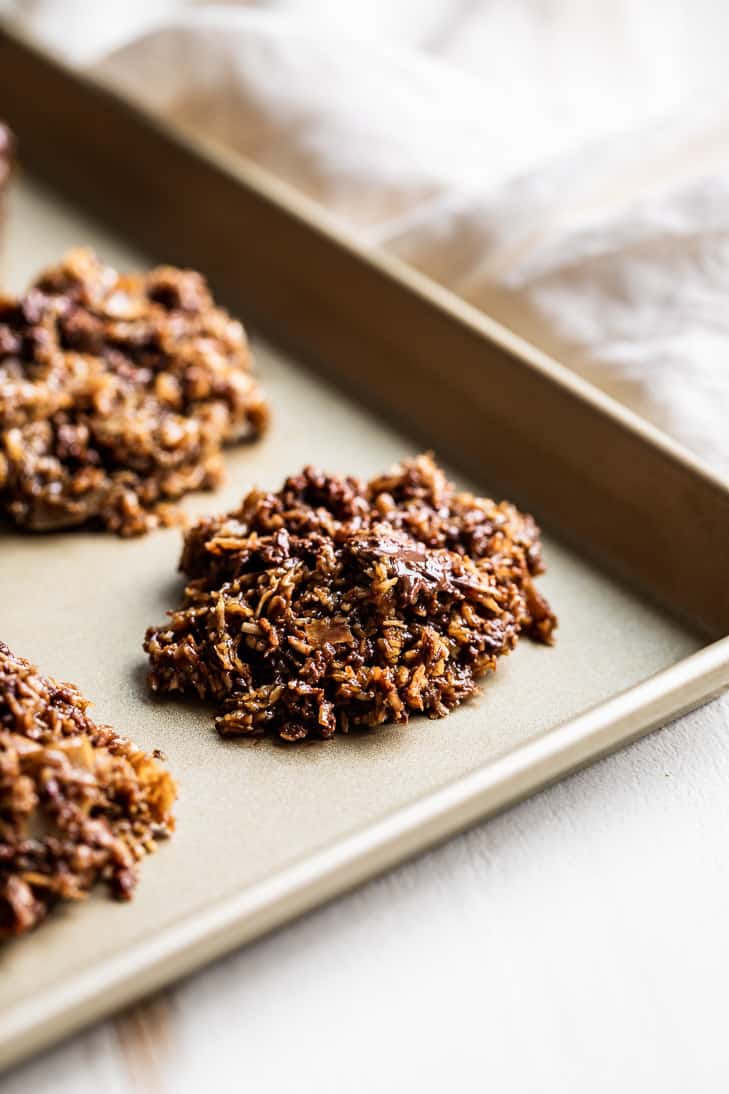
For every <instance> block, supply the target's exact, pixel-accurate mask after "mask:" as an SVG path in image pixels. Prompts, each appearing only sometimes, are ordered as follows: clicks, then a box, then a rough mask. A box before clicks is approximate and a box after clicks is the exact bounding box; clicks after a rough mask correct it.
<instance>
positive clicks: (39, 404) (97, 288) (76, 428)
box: [0, 250, 268, 535]
mask: <svg viewBox="0 0 729 1094" xmlns="http://www.w3.org/2000/svg"><path fill="white" fill-rule="evenodd" d="M267 416H268V411H267V407H266V403H265V401H264V398H263V395H262V393H261V390H260V388H259V387H258V384H257V382H256V380H255V378H254V376H253V373H252V366H251V358H250V354H249V351H248V346H247V341H246V336H245V332H244V330H243V327H242V326H241V324H240V323H238V322H237V321H236V320H234V319H232V318H231V317H230V316H229V315H228V313H227V312H226V311H224V310H223V309H222V308H219V307H217V306H216V305H215V304H214V302H213V300H212V298H211V296H210V293H209V291H208V289H207V286H206V284H205V281H204V280H203V278H202V277H201V276H200V275H199V274H197V273H195V272H193V271H191V270H178V269H174V268H172V267H159V268H157V269H155V270H152V271H151V272H149V273H146V274H126V275H120V274H118V273H116V271H115V270H113V269H111V268H110V267H108V266H104V265H102V264H101V263H100V262H99V261H98V260H97V259H96V258H95V256H94V255H93V254H92V253H91V252H90V251H86V250H77V251H73V252H71V253H70V254H69V255H67V256H66V258H65V259H64V260H63V261H62V262H61V263H60V265H59V266H57V267H55V268H54V269H51V270H47V271H46V272H45V273H44V274H42V275H41V276H40V277H39V278H38V280H37V281H36V283H35V284H34V286H33V287H32V288H31V289H30V290H29V291H28V292H27V293H26V294H25V295H24V296H22V297H17V298H16V297H2V298H0V514H1V513H2V512H4V513H5V514H6V515H7V516H8V517H10V519H11V520H13V521H14V522H15V523H16V524H18V525H19V526H21V527H23V528H26V529H28V530H31V531H44V530H49V529H56V528H67V527H72V526H77V525H85V524H91V525H95V526H97V527H103V528H106V529H108V530H111V531H114V532H117V533H118V534H120V535H137V534H140V533H142V532H146V531H147V530H149V529H150V528H153V527H155V526H156V525H158V524H160V523H170V522H171V521H173V520H175V519H176V511H175V508H174V506H173V505H172V504H170V503H172V502H173V501H174V500H175V499H178V498H180V497H181V496H182V495H183V494H186V493H188V492H189V491H191V490H200V489H210V488H212V487H215V486H216V485H218V483H219V482H220V481H221V479H222V476H223V458H222V448H223V445H225V444H228V443H231V442H234V441H241V440H246V439H252V438H254V437H256V436H258V435H259V434H260V433H261V431H262V430H263V429H264V427H265V425H266V421H267Z"/></svg>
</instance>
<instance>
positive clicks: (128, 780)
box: [0, 642, 177, 939]
mask: <svg viewBox="0 0 729 1094" xmlns="http://www.w3.org/2000/svg"><path fill="white" fill-rule="evenodd" d="M88 707H89V701H88V700H87V699H85V698H84V697H83V696H82V695H81V693H80V692H79V691H78V690H77V689H76V688H75V687H74V686H73V685H72V684H63V683H59V682H57V681H56V680H53V679H51V678H50V677H47V676H43V675H42V674H41V673H40V672H39V671H38V669H37V668H35V666H34V665H32V664H31V663H30V662H29V661H26V660H24V659H23V658H22V657H16V656H15V655H14V654H13V653H11V652H10V650H9V649H8V647H7V646H6V645H4V644H3V643H1V642H0V939H2V938H7V937H10V936H13V935H19V934H23V933H24V932H25V931H28V930H30V929H31V928H33V927H35V926H36V925H37V924H38V923H39V922H40V921H41V920H43V919H44V918H45V916H46V915H47V914H48V912H49V911H50V910H51V909H52V907H53V906H54V905H55V904H56V903H58V902H59V901H62V900H78V899H80V898H82V897H84V896H85V895H86V893H87V892H88V891H89V890H90V889H92V888H93V886H94V885H95V884H96V883H97V882H100V881H102V882H105V883H106V885H107V886H108V887H109V890H110V891H111V893H112V895H113V896H115V897H117V898H118V899H121V900H128V899H130V897H131V896H132V893H133V891H134V887H135V885H136V883H137V873H138V864H139V862H140V860H141V859H143V858H144V857H145V856H146V855H147V854H149V853H151V852H153V851H154V850H155V847H156V843H157V840H158V839H160V838H162V837H164V836H167V835H168V834H169V833H170V832H171V831H172V829H173V828H174V818H173V816H172V805H173V803H174V800H175V797H176V793H177V792H176V787H175V784H174V781H173V780H172V777H171V776H170V775H169V773H168V772H167V771H166V770H165V769H164V768H163V767H162V765H161V764H160V762H159V760H158V758H157V757H156V756H150V755H148V754H147V753H146V752H144V751H143V750H142V749H140V748H138V747H137V746H136V745H135V744H133V742H132V741H130V740H128V739H127V738H125V737H121V736H119V735H118V734H117V733H115V732H114V730H113V729H112V728H111V727H110V726H106V725H99V724H97V723H96V722H94V721H93V720H92V719H91V718H90V717H89V715H88V713H87V710H88Z"/></svg>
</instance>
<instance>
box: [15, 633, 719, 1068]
mask: <svg viewBox="0 0 729 1094" xmlns="http://www.w3.org/2000/svg"><path fill="white" fill-rule="evenodd" d="M727 687H729V637H727V638H723V639H720V640H719V641H718V642H715V643H713V644H712V645H710V646H706V647H704V648H703V649H701V650H699V651H698V652H697V653H695V654H693V655H691V656H690V657H687V658H684V659H683V660H681V661H679V662H677V663H676V664H675V665H672V666H671V667H670V668H668V669H665V670H663V671H662V672H659V673H656V674H655V675H654V676H652V677H650V678H649V679H648V680H645V681H643V682H642V683H640V684H637V685H635V686H634V687H632V688H629V689H628V690H626V691H624V692H621V693H620V694H618V695H616V696H613V697H612V698H610V699H608V700H606V701H605V702H603V703H600V704H598V705H597V706H595V707H592V708H591V709H590V710H588V711H585V712H584V713H582V714H580V715H578V716H577V717H575V718H572V719H569V720H568V721H567V722H564V723H562V724H561V725H558V726H556V727H552V728H551V729H547V730H545V731H543V732H542V733H540V734H539V735H538V736H537V737H536V738H534V739H533V740H531V741H528V742H526V743H525V744H523V745H520V746H519V747H517V748H515V749H513V750H512V751H511V752H508V753H507V754H506V755H504V756H502V757H500V758H499V759H497V760H495V761H493V762H492V763H488V764H485V765H483V766H482V767H480V768H478V769H477V770H476V771H472V772H469V773H468V774H467V775H464V776H461V777H459V778H457V779H455V780H454V781H452V782H450V783H448V784H447V785H446V786H444V787H441V788H440V789H439V790H437V791H435V792H433V793H430V794H427V795H425V796H424V797H421V798H418V799H417V800H416V801H414V802H411V803H410V804H409V805H406V806H403V807H401V808H399V809H397V810H395V811H393V812H391V813H389V814H387V815H386V816H384V817H382V818H381V819H380V820H378V821H376V822H374V823H373V824H369V825H367V826H366V827H364V828H363V829H359V830H357V831H355V832H352V833H350V834H349V835H347V836H344V837H342V838H341V839H337V840H336V841H334V842H333V843H332V844H330V845H329V846H327V847H324V848H321V849H320V850H318V851H316V852H314V853H313V854H309V855H307V856H305V857H304V858H302V859H301V860H298V861H295V862H294V863H292V864H291V865H289V866H287V867H285V868H284V869H282V870H278V871H276V872H275V873H274V874H272V875H270V876H269V877H265V878H263V879H262V880H261V881H259V882H257V883H255V884H254V885H252V886H251V887H250V888H247V889H245V890H243V891H242V892H239V893H236V894H234V895H233V896H231V897H229V898H227V899H226V900H224V901H218V902H217V903H216V904H215V905H214V906H211V907H210V908H209V909H207V910H205V911H203V912H202V913H199V914H197V915H194V916H186V917H185V918H184V919H182V920H180V921H179V922H176V923H174V924H172V925H171V926H169V927H167V928H165V929H164V930H163V931H162V932H160V933H159V934H157V935H155V937H154V938H153V939H150V940H148V941H144V942H141V943H139V944H138V945H136V946H135V947H133V948H131V949H130V950H127V951H125V952H124V953H123V954H120V955H118V956H116V957H113V958H110V959H109V960H107V961H105V962H103V963H102V964H101V965H100V966H96V967H95V968H93V969H89V970H85V971H84V972H82V973H81V974H79V975H78V976H76V977H73V978H72V979H71V980H69V981H67V982H66V983H64V984H62V985H61V986H59V987H57V988H55V989H53V990H51V991H49V992H46V994H45V995H44V996H43V997H42V998H41V999H36V998H32V999H28V1000H26V1001H24V1002H23V1003H21V1004H19V1005H18V1006H17V1007H15V1008H13V1009H11V1010H10V1011H9V1012H6V1013H5V1015H3V1016H2V1017H3V1029H2V1033H0V1068H7V1067H9V1066H11V1065H12V1064H14V1063H17V1062H19V1061H20V1060H21V1059H22V1058H24V1057H26V1056H27V1055H29V1054H30V1053H31V1052H33V1050H34V1049H36V1048H39V1047H41V1046H43V1047H45V1046H47V1045H49V1044H51V1043H53V1042H55V1041H58V1040H60V1039H61V1038H62V1037H65V1036H68V1035H69V1034H71V1033H74V1032H76V1031H77V1030H79V1029H80V1028H82V1027H83V1026H85V1025H88V1024H90V1023H91V1022H93V1021H97V1020H99V1019H101V1018H103V1017H106V1016H107V1015H109V1014H110V1013H112V1012H113V1011H115V1010H118V1009H119V1008H120V1007H123V1006H126V1005H129V1004H130V1003H132V1002H133V1001H134V1000H136V999H138V998H140V997H141V996H144V995H147V994H149V993H150V992H152V991H154V990H157V989H159V988H161V987H162V986H163V985H164V984H167V983H169V982H171V981H172V980H175V979H179V978H180V977H182V976H184V975H186V974H188V973H190V972H192V971H193V970H194V969H196V968H198V967H200V966H201V965H203V964H205V963H207V962H209V961H212V960H215V959H216V958H219V957H221V956H223V955H224V954H225V953H227V952H229V951H231V950H232V949H234V948H236V947H237V946H240V945H243V944H245V943H248V942H252V941H254V940H255V939H256V938H259V937H260V936H261V935H263V934H265V933H267V932H269V931H272V930H274V929H275V928H277V927H279V926H281V925H282V924H283V923H285V922H286V921H288V920H290V919H293V918H294V917H296V916H299V915H302V914H304V913H305V912H307V911H310V910H312V909H313V908H314V907H315V906H317V905H319V904H321V903H323V902H324V901H327V900H330V899H332V898H333V897H335V896H338V895H341V894H342V893H344V892H346V891H347V890H349V889H351V888H353V887H355V886H356V885H358V884H361V883H363V882H365V881H367V880H369V879H370V878H372V877H374V876H375V875H376V874H379V873H381V872H383V871H384V870H386V869H387V868H389V867H391V866H393V865H395V864H396V863H398V862H401V861H403V860H404V859H407V858H409V857H412V856H413V855H415V854H417V853H419V852H421V851H424V850H426V849H427V848H428V847H430V846H432V845H433V844H435V843H437V842H440V841H441V840H444V839H446V838H448V837H450V836H452V835H454V834H455V833H457V832H458V831H461V830H463V829H465V828H467V827H468V826H469V825H471V824H474V823H476V822H477V821H482V820H485V819H487V818H488V817H491V816H494V815H495V814H496V813H498V812H500V811H502V810H505V809H507V808H508V807H509V806H511V805H514V804H516V803H517V802H519V801H521V800H522V799H523V798H525V797H526V796H528V795H529V794H532V793H535V792H537V791H539V790H541V789H544V788H545V787H546V786H548V785H549V784H550V783H553V782H556V781H558V780H559V779H560V778H563V777H565V776H567V775H568V774H571V773H573V772H575V771H576V770H578V769H579V768H580V767H581V766H584V765H586V764H588V763H591V762H594V761H595V760H597V759H600V758H602V757H604V756H606V755H607V754H608V753H609V752H611V751H614V750H615V749H617V748H619V747H621V746H624V745H627V744H629V743H631V742H633V741H635V740H637V739H638V738H639V737H641V736H643V735H644V734H646V733H648V732H649V731H650V730H651V729H653V728H656V727H657V726H659V725H660V724H662V723H663V722H664V721H665V720H666V719H669V718H672V717H677V716H678V715H679V714H681V713H684V712H685V711H687V710H690V709H692V708H693V707H696V706H698V705H700V704H701V703H702V702H703V701H706V700H708V699H709V698H711V697H712V696H714V695H716V694H718V693H720V692H721V691H723V690H724V689H725V688H727Z"/></svg>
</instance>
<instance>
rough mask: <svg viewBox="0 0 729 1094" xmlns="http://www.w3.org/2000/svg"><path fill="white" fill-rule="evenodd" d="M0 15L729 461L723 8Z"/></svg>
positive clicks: (305, 4) (455, 0)
mask: <svg viewBox="0 0 729 1094" xmlns="http://www.w3.org/2000/svg"><path fill="white" fill-rule="evenodd" d="M0 3H2V0H0ZM4 7H5V10H10V11H11V12H12V11H13V10H14V12H15V15H16V17H17V18H20V19H22V20H23V21H24V22H25V24H26V26H29V27H30V28H31V29H32V30H34V32H35V33H36V34H38V35H39V36H40V37H41V38H42V39H43V40H44V41H45V42H46V44H50V45H51V46H52V47H53V48H56V49H58V50H60V51H62V52H65V54H66V56H67V57H70V59H71V60H73V61H74V62H75V63H81V64H85V65H91V66H92V68H93V70H94V72H95V73H96V74H97V75H99V76H100V77H101V78H103V79H105V80H108V81H111V82H112V83H114V84H115V85H116V86H118V87H120V88H121V89H123V90H124V92H125V93H126V94H128V95H130V96H132V97H134V98H136V99H139V100H141V101H142V102H143V103H144V104H145V105H146V106H147V107H149V108H151V109H153V110H154V111H156V112H158V113H161V114H163V115H165V116H166V117H168V118H170V119H172V120H173V121H175V122H176V123H178V124H182V125H184V126H187V127H189V128H191V129H193V130H194V131H196V132H198V133H201V134H203V135H204V136H205V138H206V139H208V140H213V141H216V142H219V143H221V144H224V145H225V146H226V147H228V148H232V149H234V150H236V151H238V152H240V153H241V154H243V155H245V156H247V157H249V158H251V159H253V160H255V161H257V162H258V163H259V164H261V165H263V166H265V167H267V168H269V169H270V170H272V171H274V172H275V173H276V174H277V175H278V176H280V177H281V178H283V179H285V180H286V181H288V182H289V183H291V184H292V185H294V186H296V187H297V188H298V189H299V190H301V191H303V192H304V193H305V194H307V195H308V196H309V197H311V198H313V199H315V200H316V201H318V202H320V203H322V204H323V205H325V206H326V207H327V208H328V209H329V210H330V211H332V212H333V213H334V214H336V215H337V216H338V217H339V218H340V219H341V220H343V221H344V222H346V223H347V224H348V225H349V226H350V227H352V228H354V229H355V230H357V231H358V232H359V233H360V234H361V235H362V236H363V237H364V238H366V239H367V240H368V242H370V243H371V244H373V245H377V246H382V247H386V248H389V249H390V250H392V251H394V252H396V253H397V254H399V255H400V256H401V257H403V258H404V259H406V260H407V261H409V262H411V263H413V264H414V265H416V266H417V267H419V268H420V269H421V270H423V271H425V272H426V273H428V274H430V275H431V276H432V277H434V278H436V279H437V280H439V281H440V282H442V283H443V284H445V285H447V286H449V287H450V288H452V289H453V290H454V291H455V292H458V293H460V294H461V295H463V296H464V297H466V298H467V299H468V300H469V301H471V302H472V303H474V304H476V305H477V306H479V307H481V308H483V309H484V310H486V311H487V312H489V313H490V314H492V315H493V316H494V317H495V318H498V319H501V320H502V321H503V322H505V323H506V324H507V325H509V326H511V327H513V328H514V329H515V330H517V331H518V332H519V333H520V334H522V335H524V336H525V337H526V338H528V339H530V340H531V341H533V342H535V343H536V344H537V345H539V346H540V347H541V348H543V349H546V350H547V351H548V352H550V353H552V354H554V355H555V356H556V357H557V358H558V359H560V360H561V361H562V362H563V363H565V364H567V365H569V366H570V367H571V368H573V369H575V370H576V371H579V372H580V373H581V374H582V375H584V376H586V377H587V378H588V379H590V380H592V381H593V382H594V383H596V384H597V385H598V386H600V387H601V388H603V389H604V390H606V391H608V392H610V393H611V394H613V395H615V396H616V397H617V398H619V399H621V400H623V401H624V402H626V403H627V404H628V405H630V406H631V407H633V409H636V410H638V411H639V412H640V413H642V414H644V415H645V416H646V417H648V418H650V419H652V420H653V421H654V422H656V423H657V424H658V425H660V426H662V427H663V428H665V429H667V430H668V431H669V432H671V433H673V434H674V435H675V436H677V437H678V438H679V439H681V440H683V441H684V442H685V443H687V444H688V445H690V446H691V447H693V448H694V449H695V450H696V451H698V452H699V453H700V454H703V455H704V456H705V457H708V458H709V459H710V460H712V461H713V462H714V464H715V465H716V466H717V467H718V468H719V469H721V470H723V471H725V472H728V473H729V426H728V425H727V418H728V417H729V319H728V318H725V316H726V314H727V312H728V310H729V309H727V305H726V299H727V294H728V293H729V97H728V96H727V95H726V94H725V92H724V91H723V90H721V91H720V92H719V91H716V90H714V88H718V87H721V83H722V78H723V66H724V59H725V56H726V52H727V48H726V47H727V44H729V11H727V10H726V6H725V5H723V3H721V0H717V2H711V0H699V2H696V0H694V2H693V3H689V2H688V0H684V2H682V0H674V2H672V3H668V2H667V0H664V2H662V3H654V2H652V0H645V2H643V3H641V4H636V3H633V2H631V0H622V2H616V0H604V2H599V3H594V4H589V5H585V4H584V3H581V2H578V0H562V3H561V4H556V5H550V7H549V9H546V8H545V6H544V5H543V4H540V3H539V2H538V0H509V2H507V0H502V2H501V3H497V4H479V3H477V2H476V3H471V4H463V3H462V2H460V0H427V2H426V0H423V2H420V3H416V2H414V0H406V2H404V3H402V4H398V5H393V4H387V3H385V2H384V0H370V2H369V3H368V4H367V5H362V4H355V3H353V2H350V0H339V2H338V3H337V4H336V5H333V4H325V3H323V0H288V2H286V0H284V2H281V3H278V4H269V5H255V4H249V5H246V4H225V5H213V6H209V5H204V4H201V5H191V4H183V3H179V2H176V0H147V2H145V3H140V2H137V0H134V2H133V3H129V2H126V3H123V4H115V3H109V4H105V5H104V8H103V17H102V16H101V15H99V14H98V11H99V9H98V5H96V4H94V3H91V4H89V3H83V2H81V0H70V2H69V0H64V2H55V0H30V2H28V0H25V2H23V3H22V4H18V3H16V4H13V3H12V2H8V0H4ZM91 9H95V11H96V15H95V18H94V19H92V20H89V18H88V15H89V13H90V10H91ZM0 10H1V9H0ZM550 13H551V14H550ZM86 24H88V26H86Z"/></svg>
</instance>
